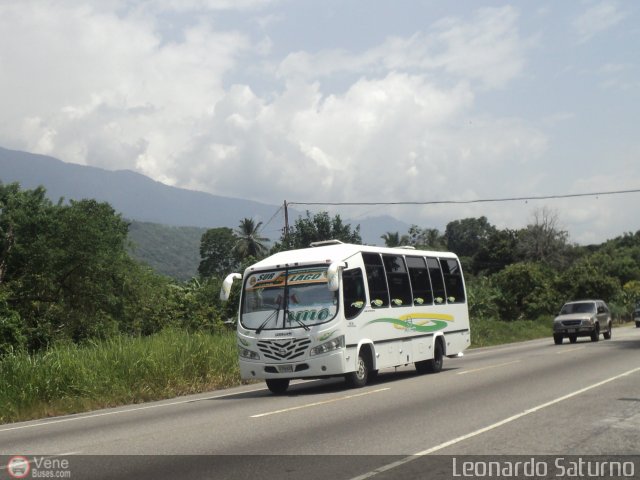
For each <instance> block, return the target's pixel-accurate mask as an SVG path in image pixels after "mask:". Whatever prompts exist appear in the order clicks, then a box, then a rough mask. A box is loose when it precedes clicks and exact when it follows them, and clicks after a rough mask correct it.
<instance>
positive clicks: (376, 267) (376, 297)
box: [362, 253, 389, 308]
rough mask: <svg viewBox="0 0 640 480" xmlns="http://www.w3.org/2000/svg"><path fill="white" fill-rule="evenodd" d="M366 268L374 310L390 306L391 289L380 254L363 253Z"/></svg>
mask: <svg viewBox="0 0 640 480" xmlns="http://www.w3.org/2000/svg"><path fill="white" fill-rule="evenodd" d="M362 259H363V260H364V268H365V270H366V272H367V285H368V286H369V297H370V301H371V306H372V307H373V308H380V307H388V306H389V289H388V287H387V279H386V278H385V275H384V267H383V265H382V259H381V258H380V254H378V253H363V254H362Z"/></svg>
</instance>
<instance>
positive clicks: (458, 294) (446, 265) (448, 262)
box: [440, 258, 465, 303]
mask: <svg viewBox="0 0 640 480" xmlns="http://www.w3.org/2000/svg"><path fill="white" fill-rule="evenodd" d="M440 265H442V273H443V276H444V286H445V289H446V291H447V302H448V303H464V300H465V298H464V284H463V282H462V270H461V269H460V264H459V263H458V262H457V261H456V260H454V259H452V258H441V259H440Z"/></svg>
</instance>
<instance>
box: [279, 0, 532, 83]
mask: <svg viewBox="0 0 640 480" xmlns="http://www.w3.org/2000/svg"><path fill="white" fill-rule="evenodd" d="M517 20H518V15H517V13H516V12H515V10H514V9H513V8H512V7H508V6H507V7H503V8H498V9H493V8H491V9H490V8H486V9H480V10H479V11H478V12H477V13H476V14H475V15H474V16H473V18H472V20H469V21H464V20H461V19H459V18H448V19H445V20H441V21H439V22H437V23H436V24H435V25H434V26H433V28H432V31H429V32H418V33H415V34H413V35H411V36H409V37H398V36H395V37H389V38H387V40H386V41H385V42H384V43H383V44H381V45H379V46H376V47H373V48H371V49H369V50H366V51H364V52H348V51H346V50H342V49H337V50H327V51H321V52H318V53H315V54H311V53H308V52H304V51H298V52H294V53H291V54H289V55H288V56H287V57H286V58H285V59H284V60H283V61H282V63H281V64H280V65H279V67H278V69H277V72H278V75H280V76H281V77H285V78H287V77H293V76H302V77H303V78H318V77H322V76H330V75H334V74H337V73H343V72H346V73H365V72H366V73H372V74H379V73H380V72H388V71H415V70H416V69H418V70H422V71H425V72H434V71H440V72H446V73H448V74H451V75H454V76H455V77H458V78H465V79H470V80H475V81H479V82H481V83H482V84H483V85H484V86H487V87H490V88H498V87H503V86H504V85H505V84H506V83H507V82H509V81H511V80H512V79H513V78H515V77H516V76H518V75H519V74H520V73H521V71H522V69H523V66H524V59H523V54H524V51H525V50H526V48H527V43H528V42H527V41H524V40H522V39H521V38H520V36H519V34H518V30H517Z"/></svg>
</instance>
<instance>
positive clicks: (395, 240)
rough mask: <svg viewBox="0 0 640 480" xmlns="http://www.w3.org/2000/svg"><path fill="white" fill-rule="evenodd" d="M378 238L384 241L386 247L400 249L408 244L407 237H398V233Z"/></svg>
mask: <svg viewBox="0 0 640 480" xmlns="http://www.w3.org/2000/svg"><path fill="white" fill-rule="evenodd" d="M380 238H381V239H383V240H384V244H385V246H387V247H400V246H402V245H408V244H409V237H408V236H407V235H402V236H400V234H399V233H398V232H387V233H385V234H384V235H382V236H381V237H380Z"/></svg>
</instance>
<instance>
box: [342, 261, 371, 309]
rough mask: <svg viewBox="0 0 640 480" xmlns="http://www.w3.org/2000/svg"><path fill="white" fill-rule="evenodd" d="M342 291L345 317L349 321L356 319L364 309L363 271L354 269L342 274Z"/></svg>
mask: <svg viewBox="0 0 640 480" xmlns="http://www.w3.org/2000/svg"><path fill="white" fill-rule="evenodd" d="M342 291H343V297H344V316H345V318H346V319H347V320H349V319H352V318H355V317H357V316H358V314H359V313H360V312H361V311H362V310H363V309H364V305H365V303H366V300H367V299H366V296H365V294H364V278H363V276H362V270H360V269H359V268H354V269H352V270H345V271H343V272H342Z"/></svg>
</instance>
